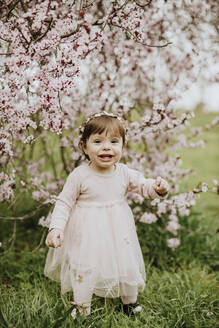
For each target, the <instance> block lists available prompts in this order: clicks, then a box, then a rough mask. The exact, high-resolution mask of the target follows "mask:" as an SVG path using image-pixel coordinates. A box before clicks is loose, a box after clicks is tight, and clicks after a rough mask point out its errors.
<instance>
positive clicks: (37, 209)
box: [0, 202, 49, 221]
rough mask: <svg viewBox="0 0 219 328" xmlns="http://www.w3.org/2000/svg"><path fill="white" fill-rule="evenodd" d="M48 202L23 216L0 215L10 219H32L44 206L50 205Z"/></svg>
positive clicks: (3, 218) (1, 217) (0, 217)
mask: <svg viewBox="0 0 219 328" xmlns="http://www.w3.org/2000/svg"><path fill="white" fill-rule="evenodd" d="M48 204H49V203H48V202H44V203H42V204H40V205H39V206H37V207H36V208H35V209H34V210H31V211H30V212H28V213H26V214H24V215H23V216H0V219H1V220H9V221H16V220H18V221H23V220H25V219H31V218H32V217H33V216H34V215H35V214H36V213H37V212H38V211H39V210H41V209H42V208H43V207H46V206H48Z"/></svg>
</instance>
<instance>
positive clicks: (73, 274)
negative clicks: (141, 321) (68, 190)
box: [44, 200, 145, 297]
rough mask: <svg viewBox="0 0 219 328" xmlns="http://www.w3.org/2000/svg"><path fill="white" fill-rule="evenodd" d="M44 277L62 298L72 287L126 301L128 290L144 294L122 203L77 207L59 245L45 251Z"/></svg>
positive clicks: (129, 219)
mask: <svg viewBox="0 0 219 328" xmlns="http://www.w3.org/2000/svg"><path fill="white" fill-rule="evenodd" d="M89 205H90V204H89ZM44 273H45V275H46V276H48V277H49V278H51V279H53V280H56V281H59V282H61V292H62V293H66V292H68V291H71V290H72V291H74V286H75V284H76V283H77V284H78V283H85V284H86V285H87V286H88V288H89V289H90V290H91V291H92V292H93V293H94V294H96V295H98V296H102V297H119V296H129V295H128V287H129V286H133V287H137V289H138V291H143V289H144V287H145V266H144V261H143V256H142V252H141V249H140V245H139V241H138V237H137V234H136V227H135V222H134V218H133V214H132V211H131V209H130V207H129V206H128V204H127V202H126V201H125V200H122V201H118V202H114V203H109V204H108V205H104V206H102V204H92V205H91V206H86V204H83V202H78V203H76V205H75V206H74V207H73V210H72V211H71V213H70V217H69V220H68V223H67V224H66V227H65V230H64V242H63V245H62V246H61V247H59V248H56V249H54V248H49V252H48V255H47V259H46V264H45V270H44ZM126 286H127V290H126Z"/></svg>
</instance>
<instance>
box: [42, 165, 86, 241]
mask: <svg viewBox="0 0 219 328" xmlns="http://www.w3.org/2000/svg"><path fill="white" fill-rule="evenodd" d="M79 194H80V178H79V176H78V172H77V169H76V170H74V171H73V172H72V173H71V174H70V175H69V176H68V178H67V180H66V183H65V185H64V187H63V189H62V191H61V193H60V194H59V195H58V197H57V201H56V204H55V207H54V210H53V213H52V220H51V223H50V226H49V234H48V236H47V238H46V245H47V246H51V247H59V246H61V245H62V242H63V231H64V229H65V225H66V223H67V221H68V218H69V214H70V211H71V209H72V207H73V206H74V204H75V202H76V199H77V198H78V196H79Z"/></svg>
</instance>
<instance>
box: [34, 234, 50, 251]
mask: <svg viewBox="0 0 219 328" xmlns="http://www.w3.org/2000/svg"><path fill="white" fill-rule="evenodd" d="M46 231H47V229H44V230H43V233H42V236H41V239H40V243H39V245H38V246H37V247H35V248H34V249H33V250H32V251H31V253H35V252H36V251H37V250H38V249H39V248H40V246H41V245H42V243H43V240H44V237H45V234H46Z"/></svg>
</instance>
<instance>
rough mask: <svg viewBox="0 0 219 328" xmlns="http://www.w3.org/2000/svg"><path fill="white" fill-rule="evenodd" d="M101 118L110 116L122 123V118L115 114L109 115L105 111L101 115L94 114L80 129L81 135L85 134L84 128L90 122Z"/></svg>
mask: <svg viewBox="0 0 219 328" xmlns="http://www.w3.org/2000/svg"><path fill="white" fill-rule="evenodd" d="M100 116H109V117H115V118H116V119H117V120H119V121H120V122H122V118H121V117H120V116H117V115H115V114H113V113H107V112H105V111H103V112H101V113H96V114H93V115H91V116H89V117H88V118H87V119H86V121H85V122H84V123H83V124H82V125H81V126H80V127H79V133H80V134H83V133H84V128H85V126H86V125H87V124H88V123H89V122H90V120H92V119H93V118H95V117H100Z"/></svg>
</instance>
